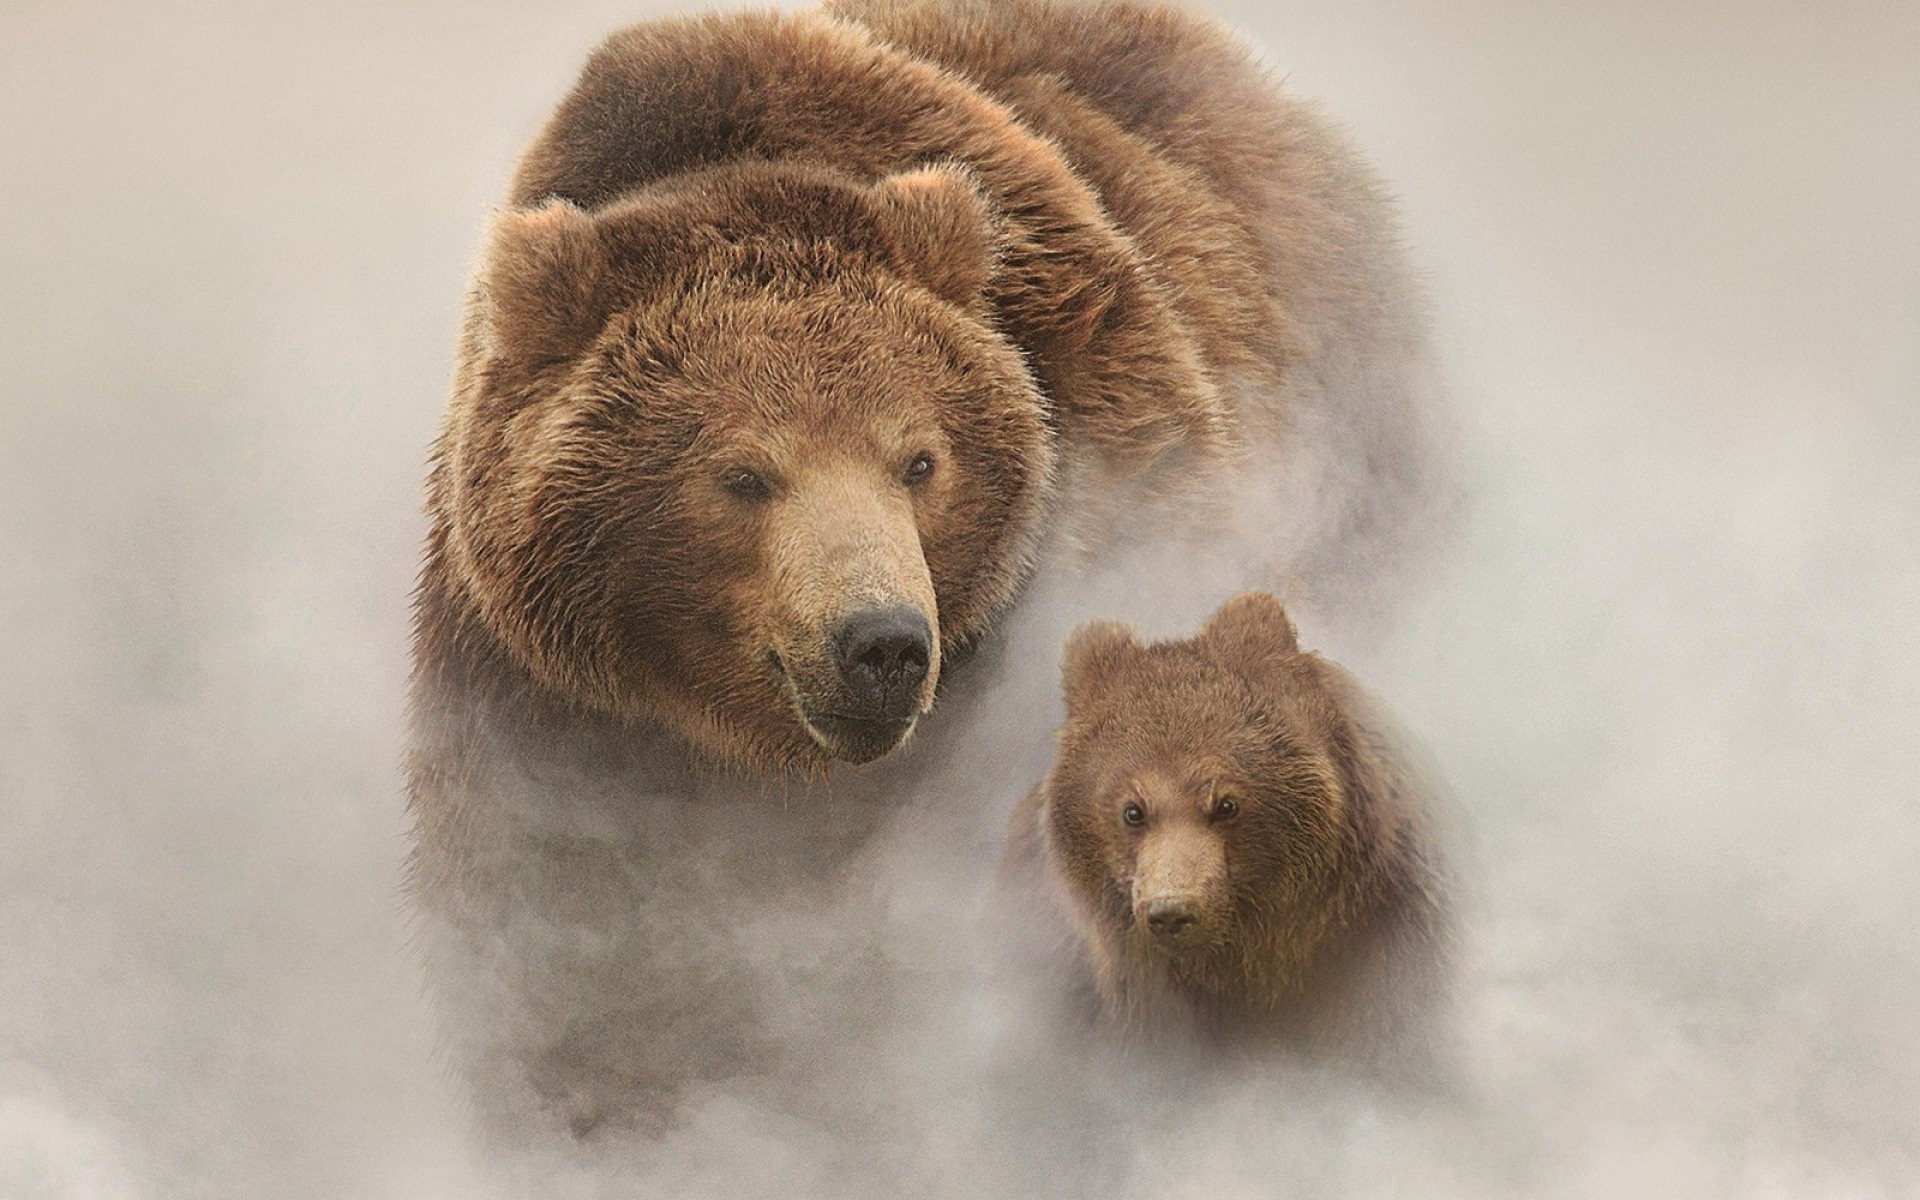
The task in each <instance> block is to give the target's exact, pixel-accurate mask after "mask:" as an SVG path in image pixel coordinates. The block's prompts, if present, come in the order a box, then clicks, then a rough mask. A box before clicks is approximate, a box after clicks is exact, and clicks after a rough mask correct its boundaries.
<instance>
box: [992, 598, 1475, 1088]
mask: <svg viewBox="0 0 1920 1200" xmlns="http://www.w3.org/2000/svg"><path fill="white" fill-rule="evenodd" d="M1062 674H1063V686H1064V690H1065V693H1066V699H1067V708H1068V715H1067V720H1066V724H1065V725H1064V726H1063V727H1062V728H1061V730H1060V732H1059V752H1058V757H1057V758H1056V759H1055V762H1054V764H1053V767H1052V769H1051V771H1050V772H1049V773H1048V775H1047V778H1046V780H1045V781H1044V782H1043V783H1042V784H1041V785H1040V786H1039V787H1037V788H1035V789H1034V790H1033V791H1032V792H1030V793H1029V794H1028V795H1027V797H1026V798H1025V799H1024V800H1023V801H1022V802H1021V803H1020V805H1018V806H1017V808H1016V810H1015V812H1014V814H1013V817H1012V821H1011V823H1010V826H1009V831H1008V841H1007V848H1006V852H1005V856H1004V858H1003V860H1002V865H1001V869H1000V873H999V879H998V892H997V896H996V908H997V909H998V910H999V911H1000V913H1001V914H1002V917H1003V919H1004V921H1005V923H1006V924H1007V927H1008V928H1020V929H1024V930H1026V931H1027V932H1026V933H1025V934H1023V935H1022V936H1023V937H1026V938H1027V939H1028V944H1029V945H1030V946H1033V947H1035V948H1036V949H1037V950H1038V951H1039V953H1038V954H1036V955H1035V956H1034V957H1033V958H1032V959H1030V966H1033V965H1038V966H1039V967H1040V968H1041V969H1042V970H1047V971H1049V972H1050V973H1051V975H1052V976H1053V983H1054V984H1055V985H1065V986H1066V987H1067V988H1071V989H1077V990H1078V991H1079V993H1080V995H1082V996H1083V997H1084V998H1085V999H1087V1000H1091V1001H1092V1002H1093V1006H1094V1008H1095V1010H1096V1013H1097V1018H1098V1022H1099V1024H1101V1025H1105V1026H1109V1027H1113V1028H1118V1029H1122V1030H1126V1031H1129V1032H1130V1033H1133V1034H1138V1035H1141V1036H1143V1037H1145V1038H1146V1039H1147V1040H1149V1041H1155V1040H1163V1039H1166V1038H1174V1039H1178V1040H1185V1039H1187V1038H1193V1037H1197V1038H1199V1039H1201V1040H1202V1041H1203V1042H1223V1043H1228V1044H1237V1045H1241V1046H1248V1045H1284V1046H1292V1047H1297V1048H1300V1049H1304V1050H1307V1051H1309V1052H1316V1053H1326V1054H1329V1055H1332V1056H1335V1057H1337V1058H1344V1059H1348V1060H1351V1061H1357V1062H1362V1063H1367V1064H1372V1065H1381V1066H1396V1065H1397V1066H1406V1067H1412V1068H1414V1069H1416V1070H1419V1069H1424V1068H1425V1066H1426V1065H1427V1064H1428V1062H1429V1061H1430V1059H1429V1056H1428V1055H1427V1053H1426V1051H1427V1049H1428V1048H1430V1047H1431V1046H1432V1045H1433V1044H1434V1043H1433V1042H1432V1040H1431V1037H1430V1035H1431V1034H1432V1033H1433V1032H1434V1031H1435V1030H1436V1028H1438V1025H1439V1023H1438V1022H1436V1018H1438V1017H1440V1016H1441V1013H1442V1010H1443V1009H1444V999H1445V992H1446V988H1445V981H1446V977H1447V964H1448V959H1449V956H1448V953H1447V944H1448V924H1449V923H1448V915H1447V905H1446V900H1445V895H1444V886H1443V878H1442V874H1441V871H1440V868H1439V865H1438V862H1437V855H1436V853H1435V849H1434V844H1433V831H1432V816H1431V813H1430V811H1429V809H1430V796H1431V787H1432V785H1431V782H1430V781H1429V779H1428V778H1427V776H1428V772H1427V771H1426V770H1425V769H1423V768H1420V767H1417V766H1416V765H1415V764H1414V763H1413V762H1412V760H1411V759H1410V757H1409V753H1410V751H1409V748H1408V745H1407V743H1406V741H1405V739H1404V737H1403V736H1402V735H1400V734H1398V733H1397V732H1396V731H1395V730H1394V729H1393V727H1392V726H1391V724H1390V723H1389V721H1388V719H1387V718H1386V716H1385V715H1384V713H1383V712H1382V711H1381V709H1380V708H1379V707H1378V706H1377V705H1376V704H1375V702H1374V701H1373V700H1372V699H1371V698H1370V697H1369V696H1367V695H1366V693H1364V692H1363V691H1362V690H1361V689H1360V687H1359V686H1358V685H1357V684H1356V683H1355V682H1354V680H1353V679H1352V677H1351V676H1349V675H1348V674H1347V673H1346V672H1345V671H1343V670H1341V669H1340V668H1339V667H1337V666H1335V665H1334V664H1333V663H1331V662H1328V661H1327V660H1325V659H1323V658H1321V657H1319V656H1318V655H1315V654H1311V653H1305V652H1303V651H1301V649H1300V647H1299V644H1298V641H1297V640H1296V637H1295V634H1294V629H1293V626H1292V624H1291V622H1290V621H1289V619H1288V617H1287V614H1286V611H1285V609H1283V608H1282V607H1281V605H1280V602H1279V601H1277V600H1275V599H1274V598H1273V597H1272V596H1269V595H1266V594H1263V593H1248V594H1244V595H1241V596H1237V597H1235V598H1234V599H1232V600H1230V601H1228V602H1227V603H1226V604H1225V605H1224V606H1222V607H1221V608H1220V610H1219V611H1218V612H1217V613H1216V614H1215V615H1214V616H1213V617H1212V618H1211V619H1210V620H1209V621H1208V622H1207V623H1206V625H1205V626H1204V627H1203V628H1202V629H1201V630H1200V632H1199V634H1198V635H1196V636H1194V637H1192V638H1188V639H1184V640H1178V641H1167V642H1158V643H1154V644H1148V645H1143V644H1142V643H1141V642H1139V641H1138V640H1137V639H1136V638H1135V636H1134V634H1133V633H1132V631H1131V630H1130V629H1128V628H1127V627H1125V626H1123V625H1119V624H1117V623H1114V622H1104V621H1103V622H1093V623H1090V624H1088V625H1085V626H1083V627H1081V628H1080V629H1079V630H1077V631H1076V632H1075V633H1074V635H1073V637H1072V638H1071V639H1070V640H1069V642H1068V644H1067V647H1066V650H1065V653H1064V656H1063V672H1062ZM1048 953H1053V954H1058V955H1062V956H1063V957H1062V958H1060V959H1058V960H1056V961H1054V962H1052V963H1048V962H1047V961H1046V959H1045V956H1046V955H1047V954H1048Z"/></svg>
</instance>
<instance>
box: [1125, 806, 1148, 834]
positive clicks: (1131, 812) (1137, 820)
mask: <svg viewBox="0 0 1920 1200" xmlns="http://www.w3.org/2000/svg"><path fill="white" fill-rule="evenodd" d="M1120 819H1121V820H1122V821H1125V822H1126V823H1127V824H1129V825H1131V826H1133V827H1134V828H1135V829H1138V828H1139V827H1140V826H1142V825H1145V824H1146V823H1147V810H1146V809H1144V808H1141V807H1140V806H1139V805H1138V804H1129V805H1127V806H1126V807H1125V808H1123V809H1121V810H1120Z"/></svg>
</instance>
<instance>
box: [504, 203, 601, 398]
mask: <svg viewBox="0 0 1920 1200" xmlns="http://www.w3.org/2000/svg"><path fill="white" fill-rule="evenodd" d="M612 267H613V259H612V254H611V253H610V251H609V249H608V246H607V244H606V241H605V239H604V238H603V237H602V236H601V231H600V229H599V227H598V225H597V224H596V223H595V221H594V218H593V216H592V214H590V213H587V212H585V211H583V210H581V209H579V208H577V207H575V206H574V205H572V204H569V203H568V202H567V201H565V200H549V201H547V202H546V203H545V204H543V205H541V206H540V207H538V208H517V209H509V210H507V211H506V212H503V213H501V214H499V215H498V216H496V217H495V218H494V220H493V229H492V232H491V235H490V237H489V239H488V243H487V254H486V265H485V266H484V267H482V268H481V272H480V283H481V288H482V290H483V292H484V294H485V297H486V307H485V309H484V311H485V313H486V335H487V337H488V339H489V340H490V341H491V343H492V344H493V346H494V347H495V348H496V349H498V350H499V351H500V352H501V353H503V354H505V355H507V356H508V357H511V358H515V359H520V360H522V361H536V360H537V361H548V360H552V359H558V358H565V357H566V356H568V355H570V354H573V353H576V352H577V351H579V350H580V349H582V348H583V347H584V346H585V345H586V344H587V343H588V342H589V341H591V340H592V339H593V337H594V335H595V334H597V333H599V332H600V328H601V326H602V325H603V324H604V323H605V322H606V319H607V316H608V315H609V314H610V313H611V312H612V309H613V305H614V304H615V303H616V297H615V296H614V295H613V282H614V281H613V278H612V276H613V270H612Z"/></svg>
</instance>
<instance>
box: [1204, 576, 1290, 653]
mask: <svg viewBox="0 0 1920 1200" xmlns="http://www.w3.org/2000/svg"><path fill="white" fill-rule="evenodd" d="M1199 640H1200V642H1201V644H1202V645H1204V646H1206V647H1207V649H1208V650H1209V651H1210V652H1211V653H1212V656H1213V657H1214V658H1215V659H1216V660H1217V661H1219V662H1220V663H1221V664H1222V665H1224V666H1227V667H1229V668H1239V667H1253V668H1255V669H1258V668H1260V667H1265V666H1274V665H1277V664H1279V663H1281V662H1284V661H1285V660H1287V659H1289V658H1292V657H1293V656H1294V655H1296V654H1298V653H1300V639H1299V636H1298V635H1297V634H1296V633H1294V630H1293V622H1292V621H1291V620H1289V619H1288V617H1287V610H1286V608H1285V607H1284V606H1282V605H1281V603H1280V601H1278V600H1276V599H1274V598H1273V597H1272V596H1269V595H1268V594H1267V593H1265V592H1243V593H1241V594H1240V595H1238V596H1235V597H1234V598H1233V599H1231V600H1229V601H1227V602H1226V603H1225V604H1222V605H1221V606H1220V608H1219V610H1218V611H1216V612H1215V613H1214V614H1213V615H1212V616H1211V617H1208V618H1207V623H1206V624H1205V625H1203V626H1201V627H1200V637H1199Z"/></svg>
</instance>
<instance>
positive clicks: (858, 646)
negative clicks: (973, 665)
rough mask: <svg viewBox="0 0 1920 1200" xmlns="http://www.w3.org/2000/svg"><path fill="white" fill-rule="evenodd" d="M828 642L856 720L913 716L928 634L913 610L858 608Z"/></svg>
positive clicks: (927, 658) (929, 651) (927, 656)
mask: <svg viewBox="0 0 1920 1200" xmlns="http://www.w3.org/2000/svg"><path fill="white" fill-rule="evenodd" d="M829 641H830V642H831V644H832V646H833V661H834V666H835V667H836V668H837V669H838V670H839V672H840V681H841V683H842V685H843V686H844V687H845V688H846V691H847V697H848V699H849V700H851V701H852V702H853V704H854V706H855V710H856V712H857V714H858V715H859V716H862V717H866V718H888V719H893V720H906V719H908V718H910V717H913V716H916V715H918V714H919V712H920V708H921V704H920V684H921V683H922V682H923V681H924V680H925V679H926V677H927V669H928V666H929V664H930V662H931V660H932V657H933V630H932V628H931V627H929V626H928V624H927V618H926V617H925V616H924V615H922V614H921V612H920V610H919V609H917V608H913V607H911V606H909V605H904V604H901V605H895V606H893V607H891V608H867V609H861V610H860V611H858V612H855V613H853V614H852V615H850V616H848V617H846V618H845V619H843V620H842V621H841V622H840V623H839V624H838V625H836V626H835V627H834V629H833V632H832V634H831V635H830V637H829Z"/></svg>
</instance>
